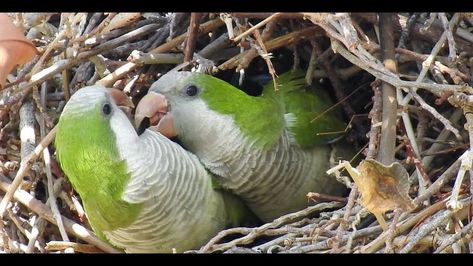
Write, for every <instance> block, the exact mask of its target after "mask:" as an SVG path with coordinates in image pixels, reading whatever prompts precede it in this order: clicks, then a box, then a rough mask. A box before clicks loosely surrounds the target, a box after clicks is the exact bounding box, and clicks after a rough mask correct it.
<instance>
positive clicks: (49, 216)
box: [0, 176, 119, 253]
mask: <svg viewBox="0 0 473 266" xmlns="http://www.w3.org/2000/svg"><path fill="white" fill-rule="evenodd" d="M0 189H1V190H3V191H15V190H14V189H12V184H9V182H8V181H7V178H6V177H4V176H0ZM14 197H15V199H16V200H18V201H19V202H21V204H23V205H25V206H27V207H28V208H29V209H30V210H32V211H34V212H35V213H37V214H38V215H39V216H40V217H41V218H44V219H46V220H48V221H49V222H50V223H52V224H56V219H55V218H54V215H53V213H52V211H51V209H50V208H49V207H48V206H46V205H45V204H43V203H42V202H41V201H39V200H37V199H35V198H34V197H33V196H31V195H30V194H29V193H28V192H26V191H24V190H21V189H20V190H18V191H15V192H14ZM61 218H62V220H63V222H64V227H65V228H66V231H67V232H69V233H71V234H73V235H75V236H77V237H78V238H80V239H82V240H84V241H86V242H87V243H90V244H92V245H95V246H96V247H98V248H100V249H101V250H103V251H106V252H109V253H118V252H119V251H117V250H116V249H114V248H113V247H111V246H110V245H109V244H107V243H105V242H103V241H102V240H100V239H98V238H97V237H96V236H95V235H94V234H93V233H92V232H91V231H90V230H88V229H87V228H85V227H83V226H82V225H80V224H78V223H76V222H74V221H72V220H69V219H68V218H66V217H64V216H62V217H61Z"/></svg>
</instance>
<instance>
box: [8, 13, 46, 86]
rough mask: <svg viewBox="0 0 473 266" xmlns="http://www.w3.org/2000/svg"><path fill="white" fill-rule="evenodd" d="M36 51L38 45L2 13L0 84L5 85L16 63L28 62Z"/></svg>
mask: <svg viewBox="0 0 473 266" xmlns="http://www.w3.org/2000/svg"><path fill="white" fill-rule="evenodd" d="M36 53H37V50H36V47H35V46H34V45H33V43H32V42H30V41H29V40H28V39H26V37H25V36H24V35H23V33H22V32H21V31H20V30H19V29H18V28H17V27H16V26H15V24H13V21H12V20H11V19H10V17H9V16H8V15H6V14H0V86H1V87H4V85H5V80H6V78H7V76H8V74H9V73H10V72H11V71H12V69H13V68H14V67H15V66H16V65H22V64H24V63H26V62H28V61H29V60H31V59H32V58H33V57H34V56H35V54H36Z"/></svg>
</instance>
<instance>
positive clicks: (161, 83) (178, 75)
mask: <svg viewBox="0 0 473 266" xmlns="http://www.w3.org/2000/svg"><path fill="white" fill-rule="evenodd" d="M191 75H192V72H188V71H179V72H178V71H170V72H168V73H166V74H165V75H163V76H162V77H161V78H159V79H158V80H157V81H155V82H154V83H153V84H152V85H151V88H150V89H151V90H152V91H156V92H166V91H169V90H171V89H172V88H174V87H176V86H177V85H179V84H180V83H181V82H184V81H185V80H186V78H187V77H189V76H191Z"/></svg>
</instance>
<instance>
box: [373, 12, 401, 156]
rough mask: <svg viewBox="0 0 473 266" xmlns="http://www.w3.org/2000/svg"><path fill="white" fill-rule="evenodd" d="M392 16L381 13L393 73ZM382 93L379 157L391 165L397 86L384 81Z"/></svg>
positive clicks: (382, 39) (385, 57)
mask: <svg viewBox="0 0 473 266" xmlns="http://www.w3.org/2000/svg"><path fill="white" fill-rule="evenodd" d="M392 16H393V14H392V13H380V14H379V31H380V33H379V35H380V43H381V50H382V54H383V63H384V66H385V67H386V68H388V69H389V70H391V71H392V72H393V73H396V72H397V66H396V61H395V59H394V32H393V23H392ZM381 94H382V96H381V97H382V99H383V111H382V120H381V121H382V124H381V136H380V139H379V147H382V148H381V149H379V150H378V156H377V159H378V161H379V162H381V163H383V164H386V165H389V164H391V163H392V162H393V161H394V153H395V151H394V148H395V146H396V116H397V112H396V111H397V100H396V88H395V87H394V86H392V85H391V84H389V83H387V82H384V81H383V83H382V85H381Z"/></svg>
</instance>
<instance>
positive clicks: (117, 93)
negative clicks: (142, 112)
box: [107, 88, 135, 108]
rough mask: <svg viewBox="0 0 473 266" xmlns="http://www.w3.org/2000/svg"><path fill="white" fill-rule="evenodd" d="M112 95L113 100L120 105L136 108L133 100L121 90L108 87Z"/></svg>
mask: <svg viewBox="0 0 473 266" xmlns="http://www.w3.org/2000/svg"><path fill="white" fill-rule="evenodd" d="M107 90H108V92H109V93H110V96H112V98H113V100H114V101H115V103H116V104H117V105H118V106H119V107H127V108H134V107H135V105H134V104H133V102H132V101H131V99H130V98H128V96H127V95H126V94H125V93H124V92H123V91H121V90H118V89H113V88H107Z"/></svg>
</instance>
